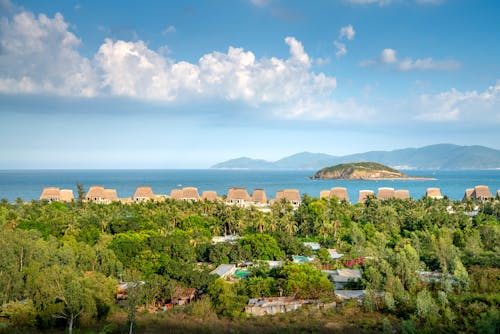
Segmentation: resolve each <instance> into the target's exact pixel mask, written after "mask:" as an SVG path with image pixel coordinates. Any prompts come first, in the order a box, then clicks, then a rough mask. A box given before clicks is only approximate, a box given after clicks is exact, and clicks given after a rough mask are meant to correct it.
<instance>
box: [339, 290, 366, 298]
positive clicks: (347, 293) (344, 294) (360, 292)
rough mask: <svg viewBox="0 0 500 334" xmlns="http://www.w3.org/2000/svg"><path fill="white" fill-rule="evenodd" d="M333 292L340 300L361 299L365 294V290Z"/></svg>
mask: <svg viewBox="0 0 500 334" xmlns="http://www.w3.org/2000/svg"><path fill="white" fill-rule="evenodd" d="M334 293H335V296H336V297H337V298H339V299H341V300H350V299H361V298H363V297H364V296H365V294H366V290H335V291H334Z"/></svg>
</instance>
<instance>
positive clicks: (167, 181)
mask: <svg viewBox="0 0 500 334" xmlns="http://www.w3.org/2000/svg"><path fill="white" fill-rule="evenodd" d="M406 173H407V174H409V175H412V176H427V177H433V178H435V179H436V180H393V181H389V180H381V181H347V180H311V179H309V176H310V175H312V174H314V172H313V171H305V170H217V169H196V170H0V198H6V199H7V200H9V201H14V200H15V199H16V198H18V197H19V198H22V199H23V200H25V201H30V200H33V199H38V198H39V197H40V194H41V191H42V189H43V188H44V187H48V186H54V187H59V188H65V189H73V191H74V193H75V195H76V184H77V183H81V184H83V185H84V186H85V189H88V187H90V186H91V185H102V186H104V187H106V188H114V189H116V190H117V192H118V196H119V197H131V196H132V195H133V193H134V191H135V188H136V187H137V186H140V185H147V186H151V187H152V188H153V191H154V193H156V194H170V190H172V189H175V188H181V187H187V186H193V187H197V188H198V189H199V191H200V194H201V192H202V191H203V190H215V191H217V193H218V194H219V195H222V194H226V193H227V190H228V189H229V188H230V187H243V188H247V189H248V190H249V192H251V191H252V190H253V189H256V188H263V189H265V190H266V193H267V196H268V198H274V197H275V193H276V191H278V190H281V189H290V188H292V189H299V190H300V192H301V194H304V193H307V194H309V195H311V196H315V197H318V196H319V192H320V190H325V189H330V188H332V187H346V188H347V191H348V194H349V198H350V199H351V202H353V203H355V202H356V201H357V199H358V194H359V191H360V190H364V189H368V190H373V191H375V193H376V192H377V189H378V188H380V187H391V188H395V189H407V190H409V191H410V195H411V196H412V197H413V198H417V199H418V198H421V197H422V196H424V194H425V191H426V189H427V188H429V187H438V188H441V193H442V194H443V195H446V196H448V197H449V198H450V199H454V200H458V199H461V198H462V197H463V195H464V192H465V189H466V188H472V187H474V186H475V185H487V186H489V188H490V190H491V192H492V193H493V194H496V192H497V190H498V189H500V170H461V171H441V170H440V171H407V172H406Z"/></svg>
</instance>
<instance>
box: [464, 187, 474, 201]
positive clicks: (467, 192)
mask: <svg viewBox="0 0 500 334" xmlns="http://www.w3.org/2000/svg"><path fill="white" fill-rule="evenodd" d="M473 192H474V188H467V189H465V194H464V197H463V198H462V201H466V200H468V199H472V193H473Z"/></svg>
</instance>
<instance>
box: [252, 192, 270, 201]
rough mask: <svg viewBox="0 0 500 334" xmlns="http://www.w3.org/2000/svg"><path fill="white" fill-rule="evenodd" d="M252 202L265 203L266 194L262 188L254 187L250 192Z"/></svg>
mask: <svg viewBox="0 0 500 334" xmlns="http://www.w3.org/2000/svg"><path fill="white" fill-rule="evenodd" d="M252 202H253V203H254V204H267V195H266V192H265V190H264V189H254V191H253V193H252Z"/></svg>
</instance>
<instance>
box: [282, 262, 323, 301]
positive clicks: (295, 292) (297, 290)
mask: <svg viewBox="0 0 500 334" xmlns="http://www.w3.org/2000/svg"><path fill="white" fill-rule="evenodd" d="M280 274H281V275H282V276H283V277H284V290H285V293H286V294H287V295H288V296H295V297H297V298H310V299H318V298H322V297H330V296H331V293H332V292H333V284H332V282H331V281H330V280H329V279H328V277H326V275H325V274H323V273H322V272H321V271H319V270H318V269H316V268H314V267H313V266H312V265H310V264H308V263H304V264H295V263H293V264H288V265H285V266H283V267H282V268H281V270H280Z"/></svg>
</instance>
